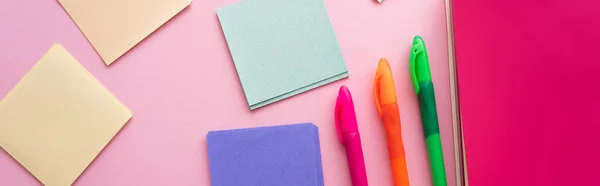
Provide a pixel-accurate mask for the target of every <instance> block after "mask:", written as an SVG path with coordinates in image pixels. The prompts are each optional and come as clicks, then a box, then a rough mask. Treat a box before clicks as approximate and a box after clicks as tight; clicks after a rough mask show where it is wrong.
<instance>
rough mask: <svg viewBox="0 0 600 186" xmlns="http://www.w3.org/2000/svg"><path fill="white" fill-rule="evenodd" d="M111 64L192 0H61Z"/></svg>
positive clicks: (95, 46)
mask: <svg viewBox="0 0 600 186" xmlns="http://www.w3.org/2000/svg"><path fill="white" fill-rule="evenodd" d="M59 2H60V4H61V5H62V6H63V8H64V9H65V10H66V11H67V13H68V14H69V16H71V19H73V21H75V24H77V26H78V27H79V29H80V30H81V32H83V34H84V35H85V37H86V38H87V39H88V40H89V42H90V43H91V44H92V46H93V47H94V49H96V52H98V54H99V55H100V57H102V60H104V63H106V65H110V64H111V63H112V62H114V61H115V60H117V59H118V58H119V57H121V55H123V54H125V53H126V52H127V51H129V49H131V48H133V47H134V46H135V45H136V44H138V43H139V42H140V41H142V40H143V39H144V38H146V37H147V36H148V35H150V34H151V33H152V32H154V30H156V29H158V28H159V27H160V26H161V25H163V24H164V23H166V22H167V21H169V20H170V19H171V18H172V17H174V16H175V15H177V14H178V13H179V12H180V11H181V10H183V9H184V8H185V7H187V6H188V5H189V4H190V3H191V2H192V0H59Z"/></svg>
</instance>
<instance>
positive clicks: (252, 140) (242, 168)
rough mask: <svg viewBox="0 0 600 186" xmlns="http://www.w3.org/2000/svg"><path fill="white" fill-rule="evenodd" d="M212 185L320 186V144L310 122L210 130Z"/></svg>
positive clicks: (209, 145)
mask: <svg viewBox="0 0 600 186" xmlns="http://www.w3.org/2000/svg"><path fill="white" fill-rule="evenodd" d="M207 141H208V158H209V164H210V178H211V183H212V186H229V185H236V186H255V185H269V186H322V185H323V170H322V165H321V151H320V149H321V147H320V145H319V134H318V129H317V127H316V126H314V125H313V124H310V123H306V124H294V125H282V126H274V127H258V128H246V129H236V130H224V131H213V132H209V133H208V135H207Z"/></svg>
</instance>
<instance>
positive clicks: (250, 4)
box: [217, 0, 348, 109]
mask: <svg viewBox="0 0 600 186" xmlns="http://www.w3.org/2000/svg"><path fill="white" fill-rule="evenodd" d="M217 15H218V17H219V21H220V22H221V27H222V29H223V33H224V35H225V39H226V40H227V44H228V46H229V51H230V53H231V56H232V58H233V62H234V64H235V68H236V70H237V73H238V76H239V79H240V81H241V84H242V87H243V89H244V93H245V95H246V99H247V101H248V105H249V106H250V109H256V108H259V107H262V106H265V105H267V104H270V103H273V102H276V101H279V100H282V99H285V98H288V97H290V96H294V95H297V94H300V93H302V92H305V91H308V90H310V89H313V88H316V87H319V86H322V85H325V84H328V83H331V82H333V81H336V80H339V79H341V78H344V77H347V76H348V70H347V68H346V64H345V63H344V58H343V56H342V53H341V51H340V47H339V46H338V43H337V39H336V37H335V33H334V32H333V28H332V26H331V23H330V21H329V17H328V15H327V11H326V9H325V5H324V4H323V0H283V1H282V0H243V1H240V2H237V3H235V4H232V5H229V6H226V7H223V8H220V9H218V10H217Z"/></svg>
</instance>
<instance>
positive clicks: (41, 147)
mask: <svg viewBox="0 0 600 186" xmlns="http://www.w3.org/2000/svg"><path fill="white" fill-rule="evenodd" d="M131 115H132V113H131V111H130V110H129V109H128V108H127V107H126V106H125V105H123V104H122V103H121V102H120V101H119V100H117V98H115V97H114V96H113V94H112V93H111V92H110V91H108V90H107V89H106V88H105V87H104V86H102V84H100V82H98V81H97V80H96V78H94V77H93V76H92V75H91V74H90V73H89V72H88V71H87V70H86V69H85V68H84V67H83V66H81V64H79V62H77V60H75V58H73V56H71V54H69V52H67V50H65V48H63V47H62V46H61V45H54V46H53V47H52V48H51V49H50V50H49V51H48V52H47V53H46V54H45V55H44V57H42V59H40V61H38V63H37V64H36V65H35V66H34V67H33V68H31V70H29V72H28V73H27V75H25V77H23V79H21V81H19V83H18V84H17V85H16V86H15V87H14V88H13V89H12V90H11V91H10V92H9V93H8V95H6V97H5V98H4V99H2V101H1V102H0V147H1V148H3V149H4V150H6V152H8V153H9V154H10V155H11V156H12V157H13V158H15V160H17V161H18V162H19V163H21V165H23V167H25V168H26V169H27V170H28V171H29V172H31V174H33V175H34V176H35V177H36V178H37V179H38V180H39V181H40V182H41V183H42V184H44V185H72V184H73V182H75V180H76V179H77V178H78V177H79V175H81V173H82V172H83V171H84V170H85V169H86V168H87V167H88V165H90V163H92V161H94V159H95V158H96V156H98V154H99V153H100V152H101V151H102V149H104V147H105V146H106V145H107V144H108V143H109V142H110V141H111V140H112V138H113V137H114V136H115V135H116V134H117V132H119V130H121V128H122V127H123V126H124V125H125V123H126V122H127V121H128V120H129V118H131Z"/></svg>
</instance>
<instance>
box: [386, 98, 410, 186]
mask: <svg viewBox="0 0 600 186" xmlns="http://www.w3.org/2000/svg"><path fill="white" fill-rule="evenodd" d="M382 107H383V108H382V110H383V123H384V125H385V131H386V136H387V142H388V143H387V144H388V151H389V155H390V163H391V166H392V176H393V178H394V185H395V186H409V181H408V169H407V167H406V155H405V152H404V143H403V141H402V127H401V122H400V109H398V104H396V103H393V104H384V105H383V106H382Z"/></svg>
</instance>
